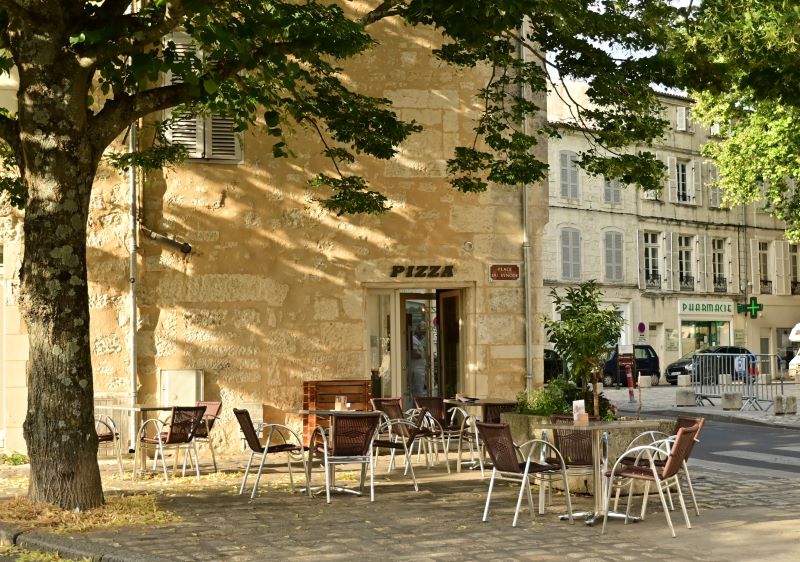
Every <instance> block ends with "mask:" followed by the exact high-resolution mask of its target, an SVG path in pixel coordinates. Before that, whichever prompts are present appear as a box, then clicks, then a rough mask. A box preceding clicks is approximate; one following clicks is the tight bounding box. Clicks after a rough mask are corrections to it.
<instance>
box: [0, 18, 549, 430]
mask: <svg viewBox="0 0 800 562" xmlns="http://www.w3.org/2000/svg"><path fill="white" fill-rule="evenodd" d="M359 6H361V5H360V4H359ZM374 27H375V28H377V30H378V37H379V41H380V45H379V46H378V47H377V48H375V49H374V50H372V51H370V52H369V53H367V54H366V55H364V56H362V57H360V58H359V59H358V60H356V61H353V62H352V63H348V64H347V68H348V69H349V70H348V73H347V78H348V80H349V81H350V83H351V84H352V85H353V86H354V87H356V88H357V89H358V90H359V91H362V92H366V93H369V94H372V95H376V96H383V97H387V98H390V99H391V100H392V101H393V102H394V108H395V110H396V111H397V112H398V114H399V115H400V116H401V117H403V118H405V119H414V120H416V121H417V122H419V123H421V124H422V125H423V126H424V127H425V131H424V132H423V133H421V134H418V135H415V136H414V137H412V138H411V139H409V140H408V141H407V142H406V143H405V144H404V145H403V146H402V147H401V150H400V153H399V155H398V156H397V158H395V159H393V160H392V161H389V162H382V161H381V162H378V161H374V160H370V159H367V158H361V159H360V160H359V162H358V163H357V164H356V166H354V171H355V172H356V173H360V174H363V175H364V176H366V177H367V178H368V179H369V180H370V182H371V183H372V185H373V186H374V187H375V188H377V189H379V190H381V191H382V192H384V193H385V194H386V195H387V196H388V197H389V198H390V200H391V202H392V206H393V208H392V210H391V211H390V212H388V213H387V214H385V215H383V216H380V217H372V216H356V217H352V216H350V217H336V216H333V215H331V214H330V213H328V212H327V211H325V210H323V209H322V208H321V206H320V205H319V204H318V203H317V201H316V198H317V197H320V196H323V195H324V193H320V192H315V191H313V190H312V189H311V188H310V187H308V185H307V183H306V182H307V180H308V179H309V178H311V177H313V176H314V175H315V174H316V173H318V172H320V171H326V172H328V173H332V170H331V166H330V162H329V161H326V160H325V159H323V158H322V157H321V156H320V155H319V151H320V150H321V148H322V145H321V143H320V141H319V140H318V139H317V138H315V136H313V135H311V134H310V133H309V132H308V131H307V130H305V129H301V128H297V129H296V131H295V133H294V134H293V138H292V140H291V144H292V148H293V149H294V151H295V153H296V157H294V158H291V159H284V160H276V159H275V158H273V157H272V153H271V145H272V143H273V142H274V138H272V137H267V136H266V135H264V134H261V133H259V132H257V131H254V132H248V133H246V134H245V136H244V145H243V147H244V161H243V162H242V163H241V164H238V165H231V164H220V163H199V162H190V163H187V164H185V165H183V166H181V167H178V168H175V169H167V170H164V171H162V172H159V173H158V174H150V175H148V177H146V178H145V179H144V181H143V187H142V194H141V207H142V209H141V215H140V216H141V219H142V221H143V223H144V224H145V225H146V226H147V227H148V228H150V229H153V230H155V231H158V232H162V233H164V234H168V235H170V236H174V237H176V238H178V239H181V240H185V241H188V242H189V243H191V244H192V247H193V250H192V252H191V253H190V254H188V255H183V254H181V253H180V252H178V251H176V250H175V249H174V248H170V247H167V246H164V245H163V244H159V243H157V242H154V241H152V240H149V239H147V238H146V237H144V236H141V239H140V244H139V252H138V265H139V273H140V274H139V279H138V282H137V284H136V285H137V287H138V292H137V294H138V305H139V314H140V321H139V327H138V336H137V346H138V372H139V388H138V393H139V395H138V399H139V401H140V402H149V403H155V402H156V401H157V398H156V384H157V383H156V378H157V370H158V369H159V368H182V367H190V368H200V369H203V370H204V372H205V397H206V399H217V398H218V399H221V400H222V401H223V416H222V420H221V424H220V425H221V428H220V429H221V431H220V433H219V434H218V437H220V438H221V439H222V440H223V441H224V442H226V443H227V444H228V445H231V446H233V445H237V446H238V430H237V428H236V424H235V420H234V418H233V415H232V413H231V407H233V406H236V405H241V404H243V403H262V404H264V406H265V411H266V412H267V415H268V417H277V418H281V417H283V415H282V411H283V410H284V409H286V408H291V407H299V406H300V405H301V402H302V381H303V380H308V379H328V378H368V376H369V370H368V365H367V362H368V357H367V355H368V352H367V349H368V346H367V335H366V323H365V311H366V291H367V289H368V288H375V287H399V286H408V287H429V288H433V287H463V288H465V289H467V291H466V297H467V298H466V299H465V300H466V307H465V316H464V318H463V320H464V326H463V330H464V331H463V335H464V337H463V341H464V344H465V358H466V365H465V367H466V371H465V376H466V378H465V385H466V387H465V388H463V390H464V391H465V392H471V393H476V394H479V395H484V396H497V397H506V398H513V397H514V396H515V395H516V393H517V392H518V391H520V390H522V389H524V388H525V345H524V315H523V304H524V298H523V296H524V295H523V281H522V279H520V280H519V281H505V282H490V281H489V265H490V264H492V263H518V264H520V265H521V264H522V259H523V258H522V243H523V236H522V205H521V195H520V190H519V188H517V187H497V186H493V187H492V188H491V189H490V190H489V191H488V192H486V193H483V194H461V193H459V192H457V191H455V190H454V189H453V188H451V187H450V186H449V184H448V182H447V178H446V177H445V161H446V159H447V158H448V157H449V156H450V155H451V153H452V149H453V147H455V146H456V145H458V144H471V143H472V141H473V134H474V133H473V131H472V129H473V126H474V122H473V118H474V116H475V114H476V112H477V111H478V110H479V108H480V106H481V104H480V100H478V99H477V98H476V97H475V94H476V92H477V90H478V88H479V87H481V85H482V84H483V83H484V80H485V79H486V78H487V76H488V73H487V72H486V71H485V70H474V71H458V70H454V69H452V68H449V67H447V66H446V65H444V64H443V63H441V62H439V61H438V60H436V59H434V58H433V57H432V56H431V55H430V48H431V47H435V46H437V45H439V44H440V42H441V37H440V36H439V34H438V33H436V32H435V31H433V30H424V29H422V30H421V29H411V28H407V27H404V26H403V25H401V24H398V23H397V22H381V23H379V24H376V25H375V26H374ZM541 105H543V106H544V103H542V104H541ZM531 126H532V127H535V126H536V123H535V122H534V123H532V124H531ZM540 150H541V155H542V156H543V157H546V152H547V147H546V144H543V145H542V146H541V147H540ZM530 193H531V197H530V200H529V209H530V211H529V212H530V215H529V219H528V221H529V227H530V230H531V243H532V259H533V267H532V268H531V271H530V272H529V273H530V275H531V277H532V280H533V287H532V295H531V298H532V299H533V304H534V312H538V311H540V310H541V286H542V280H541V267H540V260H541V249H540V248H539V247H538V245H537V243H536V241H537V240H539V239H540V236H541V231H542V228H543V226H544V223H545V222H546V220H547V207H546V199H545V197H544V195H545V194H546V191H545V189H544V187H543V186H542V185H535V186H531V188H530ZM128 198H129V191H128V183H127V178H126V177H124V176H123V175H120V174H118V173H117V172H115V171H113V170H111V169H108V168H105V167H104V168H103V169H102V170H101V172H100V174H99V176H98V179H97V182H96V185H95V191H94V194H93V197H92V200H91V206H92V211H91V220H90V224H89V227H90V235H89V249H88V256H89V263H90V274H89V275H90V285H89V291H90V305H91V307H92V309H91V313H92V325H91V341H92V346H93V366H94V377H95V379H94V380H95V391H96V392H97V393H98V394H101V395H113V396H116V397H118V398H119V399H120V401H124V400H125V397H126V396H127V393H128V376H129V375H128V361H129V350H128V341H127V340H128V335H127V334H128V330H129V326H130V318H129V312H128V309H129V300H128V298H129V297H128V293H129V291H128V277H129V275H128V250H127V245H128V231H129V228H130V222H129V217H128ZM467 242H470V243H471V244H472V249H471V251H468V250H467V249H465V243H467ZM7 263H8V260H7ZM397 263H400V264H444V263H446V264H453V265H454V266H455V272H456V273H455V277H453V278H452V279H447V280H440V281H447V283H439V284H435V285H434V284H427V282H428V281H435V280H419V282H416V281H417V280H414V279H403V278H394V279H393V278H390V277H389V272H390V270H391V267H392V265H394V264H397ZM520 269H521V270H522V268H520ZM522 274H523V275H524V274H525V272H524V271H522ZM12 277H13V276H12V275H11V272H10V271H9V270H8V268H7V269H6V285H8V283H9V282H10V280H11V278H12ZM14 314H16V313H15V312H14V307H13V301H10V300H9V298H8V297H7V299H6V315H5V318H6V328H5V330H6V336H5V337H6V345H5V349H6V353H8V350H9V349H10V344H11V343H12V339H11V338H17V337H21V336H20V335H18V333H19V334H23V333H24V327H23V326H21V325H20V322H19V321H18V314H17V316H16V318H17V320H16V321H14V322H11V323H9V319H13V318H14ZM14 330H16V332H14ZM17 332H18V333H17ZM531 338H532V340H533V342H534V344H535V348H534V349H535V354H536V357H537V358H538V362H537V363H536V364H537V368H536V372H535V378H536V380H537V381H539V382H541V377H542V374H541V354H542V347H541V344H542V339H543V335H542V332H541V327H540V326H539V323H538V322H536V325H535V329H534V331H533V333H532V334H531ZM22 349H23V347H22V346H21V345H18V346H16V351H15V353H16V355H15V358H14V359H11V360H10V358H9V357H7V360H6V368H7V371H8V369H9V364H10V363H13V365H12V367H14V369H15V372H16V375H15V377H16V378H14V379H13V381H11V382H14V383H15V384H18V383H24V357H23V356H22V355H23V354H22V352H21V350H22ZM15 362H16V363H15ZM15 365H16V366H15ZM17 367H18V370H16V369H17ZM9 372H10V371H9ZM7 379H8V377H7ZM7 382H8V380H7ZM6 392H7V393H9V392H15V393H17V392H18V393H19V394H20V395H23V394H24V384H21V385H19V386H18V387H9V386H8V384H7V389H6ZM20 407H22V408H23V409H24V406H23V402H22V401H15V408H16V409H17V410H18V409H19V408H20ZM273 414H274V416H273ZM21 416H24V411H22V412H17V411H16V410H15V411H14V413H13V415H12V413H11V412H10V411H9V412H7V413H6V425H7V426H10V425H14V426H15V427H18V424H17V422H18V421H19V422H21ZM12 419H13V424H12V423H11V422H12ZM287 421H289V422H290V423H294V424H296V423H297V422H298V420H297V419H295V418H288V419H287ZM8 429H12V428H10V427H9V428H7V432H6V434H7V436H8V435H10V433H12V432H13V431H8Z"/></svg>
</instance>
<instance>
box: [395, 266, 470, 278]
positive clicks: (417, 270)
mask: <svg viewBox="0 0 800 562" xmlns="http://www.w3.org/2000/svg"><path fill="white" fill-rule="evenodd" d="M454 273H455V266H453V265H393V266H392V271H391V273H390V274H389V277H453V275H454Z"/></svg>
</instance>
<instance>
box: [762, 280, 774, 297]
mask: <svg viewBox="0 0 800 562" xmlns="http://www.w3.org/2000/svg"><path fill="white" fill-rule="evenodd" d="M760 285H761V292H762V293H763V294H766V295H771V294H772V281H770V280H769V279H762V280H761V283H760Z"/></svg>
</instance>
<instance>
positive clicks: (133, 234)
mask: <svg viewBox="0 0 800 562" xmlns="http://www.w3.org/2000/svg"><path fill="white" fill-rule="evenodd" d="M128 151H130V152H131V153H133V152H136V122H133V123H131V124H130V128H129V130H128ZM128 180H129V182H130V209H129V210H130V232H129V242H130V246H129V247H130V269H129V271H130V277H129V279H128V282H129V285H130V300H129V302H130V311H129V315H130V324H129V335H128V337H129V339H130V346H129V347H130V362H129V365H128V375H129V377H130V379H129V385H130V388H129V395H128V402H129V403H130V404H129V405H130V406H131V407H133V406H135V405H136V401H137V384H138V372H137V368H136V358H137V353H136V352H137V348H136V331H137V328H138V324H139V318H138V311H137V301H136V276H137V274H138V272H137V269H136V256H137V248H138V232H139V229H138V223H139V201H138V191H137V189H136V166H133V165H131V167H130V168H129V169H128ZM130 417H131V418H130V420H129V421H128V439H129V441H128V443H129V447H130V448H131V449H133V448H134V447H135V445H136V413H135V412H133V411H131V413H130Z"/></svg>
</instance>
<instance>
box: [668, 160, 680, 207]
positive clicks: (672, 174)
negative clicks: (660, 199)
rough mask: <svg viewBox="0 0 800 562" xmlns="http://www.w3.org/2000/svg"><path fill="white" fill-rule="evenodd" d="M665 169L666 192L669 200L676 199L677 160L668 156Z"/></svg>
mask: <svg viewBox="0 0 800 562" xmlns="http://www.w3.org/2000/svg"><path fill="white" fill-rule="evenodd" d="M667 170H668V173H669V177H668V179H667V192H668V194H669V195H668V197H669V200H670V201H673V202H675V201H677V200H678V161H677V160H676V159H675V158H674V157H673V156H670V157H669V158H667Z"/></svg>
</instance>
